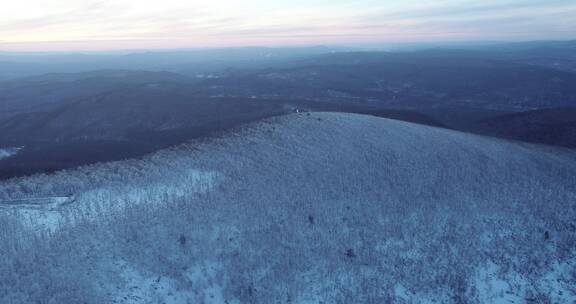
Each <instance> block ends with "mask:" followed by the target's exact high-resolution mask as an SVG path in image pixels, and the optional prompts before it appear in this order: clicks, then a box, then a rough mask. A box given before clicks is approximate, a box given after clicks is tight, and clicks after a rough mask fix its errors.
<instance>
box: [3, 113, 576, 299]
mask: <svg viewBox="0 0 576 304" xmlns="http://www.w3.org/2000/svg"><path fill="white" fill-rule="evenodd" d="M0 244H2V246H0V256H1V257H2V258H1V259H0V273H2V275H1V276H0V303H47V304H48V303H49V304H56V303H390V302H394V303H572V302H574V301H576V287H575V286H576V154H574V152H573V151H571V150H565V149H562V148H551V147H545V146H536V145H530V144H525V143H514V142H510V141H505V140H500V139H494V138H488V137H481V136H477V135H471V134H466V133H460V132H457V131H451V130H447V129H439V128H433V127H427V126H422V125H417V124H411V123H406V122H399V121H394V120H388V119H382V118H376V117H372V116H363V115H355V114H336V113H332V114H328V113H300V114H294V115H289V116H283V117H277V118H271V119H268V120H265V121H262V122H259V123H255V124H251V125H248V126H246V127H243V128H241V129H237V130H235V131H233V132H229V133H227V134H224V135H222V136H220V137H218V138H213V139H210V140H204V141H193V142H190V143H188V144H184V145H181V146H178V147H176V148H172V149H169V150H163V151H160V152H157V153H154V154H152V155H149V156H145V157H143V158H141V159H133V160H126V161H119V162H111V163H103V164H96V165H91V166H86V167H81V168H78V169H73V170H65V171H59V172H56V173H55V174H51V175H35V176H31V177H23V178H15V179H10V180H6V181H2V182H0Z"/></svg>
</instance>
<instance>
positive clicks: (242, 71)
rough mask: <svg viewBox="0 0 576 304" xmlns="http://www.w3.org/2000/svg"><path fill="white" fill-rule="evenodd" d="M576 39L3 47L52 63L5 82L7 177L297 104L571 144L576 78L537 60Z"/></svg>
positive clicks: (120, 154) (199, 132) (3, 166)
mask: <svg viewBox="0 0 576 304" xmlns="http://www.w3.org/2000/svg"><path fill="white" fill-rule="evenodd" d="M573 47H574V43H572V42H562V43H560V42H556V43H552V42H549V43H545V42H538V43H532V44H510V45H500V46H485V47H482V48H475V49H427V50H417V51H409V52H374V51H370V52H369V51H362V52H359V51H357V50H354V49H336V48H326V47H314V48H292V49H281V48H280V49H269V48H244V49H222V50H196V51H172V52H157V53H152V52H148V53H136V54H122V55H42V56H40V55H27V56H14V55H10V54H4V55H1V54H0V59H2V58H3V59H5V60H7V61H6V62H8V64H9V65H12V64H25V65H27V64H29V63H28V61H30V62H35V61H36V62H37V63H38V64H41V65H45V64H46V65H49V66H48V67H47V71H51V73H48V74H41V75H36V74H35V73H38V72H39V70H37V71H32V70H30V72H31V74H32V75H31V76H27V77H24V78H18V79H11V80H6V81H1V82H0V105H1V111H0V130H2V132H0V149H7V148H15V147H23V148H22V149H20V150H18V151H19V152H18V153H17V154H15V155H13V156H11V157H9V158H4V159H2V160H0V178H5V177H11V176H16V175H22V174H29V173H34V172H51V171H54V170H58V169H62V168H69V167H74V166H77V165H81V164H87V163H94V162H99V161H108V160H117V159H123V158H129V157H138V156H141V155H144V154H146V153H150V152H152V151H155V150H158V149H161V148H165V147H168V146H170V145H174V144H178V143H182V142H185V141H187V140H190V139H192V138H197V137H203V136H207V135H210V134H214V132H220V131H223V130H226V129H228V128H230V127H233V126H237V125H239V124H242V123H247V122H252V121H255V120H259V119H261V118H265V117H270V116H276V115H281V114H287V113H292V112H297V111H298V112H302V111H331V112H332V111H337V112H353V113H363V114H371V115H375V116H380V117H388V118H393V119H400V120H405V121H411V122H417V123H422V124H426V125H432V126H438V127H445V128H451V129H456V130H461V131H466V132H473V133H479V134H483V135H489V136H497V137H503V138H508V139H514V140H520V141H528V142H533V143H541V144H549V145H560V146H565V147H574V146H576V139H575V138H574V136H573V134H574V132H573V131H574V123H573V121H567V120H566V117H567V115H568V114H567V113H572V111H571V110H566V109H571V108H572V107H574V106H575V105H576V73H574V72H571V71H570V68H558V67H555V66H554V65H548V64H540V63H541V62H540V63H536V62H534V61H533V60H535V59H537V58H544V57H546V56H548V57H549V58H556V59H558V60H571V59H570V58H571V57H570V56H571V54H573V53H571V52H570V51H569V50H571V49H572V48H573ZM546 54H547V55H546ZM548 57H546V58H548ZM48 58H49V59H51V60H52V61H51V62H48ZM0 61H1V60H0ZM60 64H63V65H67V66H70V67H74V68H75V69H77V70H82V69H87V71H85V72H80V73H64V72H69V71H70V70H66V69H63V70H61V69H59V68H56V65H60ZM96 67H98V68H99V70H95V71H94V70H90V69H93V68H96ZM107 67H109V68H110V69H101V68H107ZM3 71H5V72H9V71H10V69H7V70H3ZM25 74H26V73H25ZM522 112H526V113H525V114H522ZM568 116H569V115H568Z"/></svg>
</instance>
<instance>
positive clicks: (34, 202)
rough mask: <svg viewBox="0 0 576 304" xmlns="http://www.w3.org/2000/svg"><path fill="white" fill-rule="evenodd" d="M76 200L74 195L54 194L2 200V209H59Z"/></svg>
mask: <svg viewBox="0 0 576 304" xmlns="http://www.w3.org/2000/svg"><path fill="white" fill-rule="evenodd" d="M73 202H74V196H53V197H38V198H27V199H16V200H7V201H0V209H33V210H46V211H51V210H57V209H59V208H61V207H63V206H65V205H68V204H71V203H73Z"/></svg>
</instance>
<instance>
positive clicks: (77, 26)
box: [0, 0, 576, 51]
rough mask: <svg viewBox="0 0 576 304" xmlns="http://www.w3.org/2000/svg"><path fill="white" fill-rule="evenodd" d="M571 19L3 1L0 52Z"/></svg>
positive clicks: (464, 6) (211, 2) (501, 28)
mask: <svg viewBox="0 0 576 304" xmlns="http://www.w3.org/2000/svg"><path fill="white" fill-rule="evenodd" d="M3 2H4V1H3ZM575 16H576V0H435V1H430V0H420V1H416V0H356V1H351V0H331V1H329V0H307V1H304V0H242V1H240V0H206V1H200V0H8V1H5V3H2V4H1V5H0V51H18V50H22V51H54V50H63V51H67V50H68V51H69V50H114V49H154V48H195V47H224V46H251V45H266V46H276V45H318V44H347V45H354V44H365V43H372V44H377V43H396V42H430V41H436V42H448V41H479V40H481V41H495V40H514V41H520V40H537V39H574V38H576V17H575Z"/></svg>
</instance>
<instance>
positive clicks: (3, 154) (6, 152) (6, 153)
mask: <svg viewBox="0 0 576 304" xmlns="http://www.w3.org/2000/svg"><path fill="white" fill-rule="evenodd" d="M20 150H22V148H21V147H18V148H3V149H0V160H1V159H4V158H8V157H11V156H14V155H16V154H18V152H19V151H20Z"/></svg>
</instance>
